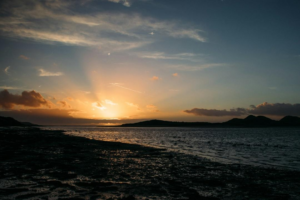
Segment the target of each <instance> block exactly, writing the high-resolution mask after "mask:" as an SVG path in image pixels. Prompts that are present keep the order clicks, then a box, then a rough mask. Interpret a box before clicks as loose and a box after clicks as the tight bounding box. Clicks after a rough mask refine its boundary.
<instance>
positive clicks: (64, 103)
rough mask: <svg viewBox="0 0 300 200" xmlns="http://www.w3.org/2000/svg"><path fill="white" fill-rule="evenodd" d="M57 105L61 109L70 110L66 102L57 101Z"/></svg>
mask: <svg viewBox="0 0 300 200" xmlns="http://www.w3.org/2000/svg"><path fill="white" fill-rule="evenodd" d="M57 104H59V105H60V106H61V107H63V108H71V106H70V105H69V104H68V103H67V102H66V101H58V102H57Z"/></svg>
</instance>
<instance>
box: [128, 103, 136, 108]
mask: <svg viewBox="0 0 300 200" xmlns="http://www.w3.org/2000/svg"><path fill="white" fill-rule="evenodd" d="M126 104H127V105H128V106H130V107H134V108H138V107H139V106H138V105H136V104H134V103H130V102H126Z"/></svg>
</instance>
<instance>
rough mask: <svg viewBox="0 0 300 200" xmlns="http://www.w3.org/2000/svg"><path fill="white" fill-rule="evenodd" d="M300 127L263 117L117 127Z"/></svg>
mask: <svg viewBox="0 0 300 200" xmlns="http://www.w3.org/2000/svg"><path fill="white" fill-rule="evenodd" d="M289 126H300V118H299V117H295V116H286V117H284V118H282V119H281V120H279V121H275V120H272V119H270V118H267V117H265V116H253V115H249V116H248V117H246V118H245V119H239V118H233V119H231V120H229V121H227V122H223V123H209V122H172V121H163V120H156V119H155V120H149V121H143V122H137V123H132V124H122V125H120V126H119V127H289Z"/></svg>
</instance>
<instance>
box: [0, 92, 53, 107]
mask: <svg viewBox="0 0 300 200" xmlns="http://www.w3.org/2000/svg"><path fill="white" fill-rule="evenodd" d="M15 105H22V106H28V107H42V106H47V107H49V108H50V107H51V103H50V102H48V101H47V100H46V99H44V97H43V96H42V95H41V94H40V93H38V92H35V91H34V90H33V91H29V92H28V91H23V92H22V94H21V95H18V94H11V93H9V92H8V91H7V90H3V91H1V92H0V107H1V108H5V109H12V108H14V106H15Z"/></svg>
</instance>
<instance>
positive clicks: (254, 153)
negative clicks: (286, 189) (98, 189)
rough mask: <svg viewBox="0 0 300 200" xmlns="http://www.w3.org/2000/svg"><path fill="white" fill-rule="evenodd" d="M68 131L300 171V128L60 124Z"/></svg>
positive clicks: (222, 160) (225, 159) (97, 137)
mask: <svg viewBox="0 0 300 200" xmlns="http://www.w3.org/2000/svg"><path fill="white" fill-rule="evenodd" d="M44 129H51V130H65V131H66V134H69V135H75V136H81V137H86V138H90V139H94V140H103V141H116V142H123V143H130V144H140V145H145V146H152V147H159V148H165V149H167V150H169V151H176V152H181V153H186V154H192V155H197V156H200V157H205V158H208V159H211V160H212V161H216V162H221V163H230V164H233V163H238V164H248V165H254V166H274V167H282V168H287V169H296V170H299V171H300V128H251V129H247V128H111V127H79V126H77V127H76V126H60V127H53V126H52V127H44Z"/></svg>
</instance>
